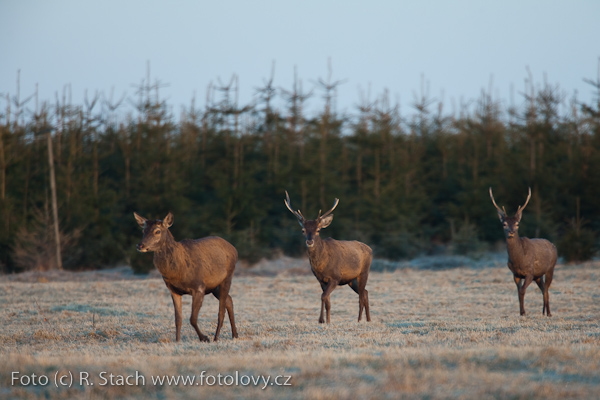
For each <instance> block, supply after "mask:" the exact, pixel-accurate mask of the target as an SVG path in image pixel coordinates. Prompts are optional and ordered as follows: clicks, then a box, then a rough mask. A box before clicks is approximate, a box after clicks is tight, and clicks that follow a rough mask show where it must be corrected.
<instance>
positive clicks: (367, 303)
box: [359, 289, 371, 322]
mask: <svg viewBox="0 0 600 400" xmlns="http://www.w3.org/2000/svg"><path fill="white" fill-rule="evenodd" d="M363 297H364V298H363V305H364V306H365V314H366V315H367V322H371V313H370V312H369V292H368V291H367V289H364V290H363ZM359 321H360V319H359Z"/></svg>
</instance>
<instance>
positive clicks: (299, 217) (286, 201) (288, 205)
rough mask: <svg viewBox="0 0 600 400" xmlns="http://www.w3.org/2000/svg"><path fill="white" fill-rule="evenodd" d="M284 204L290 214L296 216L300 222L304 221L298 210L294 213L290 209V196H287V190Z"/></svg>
mask: <svg viewBox="0 0 600 400" xmlns="http://www.w3.org/2000/svg"><path fill="white" fill-rule="evenodd" d="M284 203H285V206H286V207H287V208H288V210H290V211H291V212H292V214H294V215H295V216H296V218H298V219H299V220H300V221H304V216H303V215H302V213H301V212H300V210H298V211H294V210H293V209H292V204H291V202H290V195H289V194H288V192H287V190H286V191H285V200H284Z"/></svg>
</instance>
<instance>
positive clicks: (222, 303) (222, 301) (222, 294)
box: [215, 275, 237, 342]
mask: <svg viewBox="0 0 600 400" xmlns="http://www.w3.org/2000/svg"><path fill="white" fill-rule="evenodd" d="M231 278H233V275H230V276H228V277H227V278H226V279H225V281H223V283H221V284H220V285H219V287H218V288H217V290H218V299H219V317H218V320H217V331H216V332H215V342H216V341H217V339H218V338H219V332H221V328H222V327H223V319H224V318H225V309H227V312H228V313H229V322H231V319H232V315H233V300H231V310H230V309H229V308H227V300H228V298H229V299H231V297H230V296H229V288H230V287H231ZM234 330H235V322H234V323H233V324H231V332H232V336H233V333H234ZM235 333H236V334H237V332H235ZM234 337H235V336H234Z"/></svg>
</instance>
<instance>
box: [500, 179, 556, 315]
mask: <svg viewBox="0 0 600 400" xmlns="http://www.w3.org/2000/svg"><path fill="white" fill-rule="evenodd" d="M490 197H491V199H492V203H494V206H495V207H496V210H498V217H499V218H500V222H502V225H503V226H504V235H505V236H506V248H507V250H508V268H509V269H510V270H511V271H512V273H513V276H514V279H515V283H516V285H517V290H518V293H519V308H520V311H521V315H525V306H524V304H523V302H524V299H525V290H526V289H527V287H528V286H529V284H531V282H533V281H535V283H536V284H537V285H538V287H539V288H540V290H541V291H542V293H543V295H544V307H543V309H542V313H543V314H546V315H547V316H549V317H550V316H552V314H551V313H550V294H549V293H548V289H549V288H550V284H551V283H552V275H553V274H554V266H555V265H556V260H557V258H558V255H557V253H556V247H555V246H554V245H553V244H552V243H550V242H549V241H548V240H546V239H529V238H526V237H519V232H518V231H519V222H520V221H521V216H522V213H523V210H524V209H525V207H526V206H527V203H529V199H530V198H531V188H529V195H528V196H527V200H526V201H525V204H524V205H523V206H520V207H519V208H518V209H517V213H516V214H515V215H514V216H513V217H509V216H507V215H506V210H505V209H504V207H503V208H500V207H498V205H497V204H496V201H495V200H494V195H493V194H492V188H491V187H490Z"/></svg>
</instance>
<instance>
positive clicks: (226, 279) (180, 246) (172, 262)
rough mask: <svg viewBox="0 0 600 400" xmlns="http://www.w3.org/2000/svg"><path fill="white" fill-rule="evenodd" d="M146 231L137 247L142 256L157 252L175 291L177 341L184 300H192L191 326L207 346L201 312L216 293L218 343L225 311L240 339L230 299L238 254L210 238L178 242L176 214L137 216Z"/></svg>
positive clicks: (160, 266) (158, 264) (159, 266)
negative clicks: (208, 296) (206, 299)
mask: <svg viewBox="0 0 600 400" xmlns="http://www.w3.org/2000/svg"><path fill="white" fill-rule="evenodd" d="M133 215H134V216H135V219H136V221H137V223H138V224H139V225H140V226H141V227H142V229H143V237H142V241H141V242H140V243H139V244H138V245H137V250H138V251H139V252H142V253H145V252H150V251H153V252H154V265H155V266H156V268H157V269H158V271H159V272H160V273H161V275H162V277H163V280H164V281H165V284H166V285H167V288H169V290H170V291H171V297H172V299H173V306H174V308H175V338H176V341H178V342H179V340H180V339H181V296H182V295H184V294H189V295H191V296H192V315H191V317H190V323H191V324H192V326H193V327H194V329H195V330H196V333H197V334H198V337H199V338H200V340H201V341H203V342H208V341H209V340H208V337H206V336H205V335H203V334H202V332H200V328H198V312H199V311H200V307H202V301H203V300H204V295H205V294H210V293H212V294H213V295H214V296H215V297H216V298H217V299H218V300H219V316H218V320H217V330H216V332H215V338H214V340H215V341H217V340H218V338H219V332H220V331H221V327H222V326H223V318H224V316H225V310H226V309H227V314H229V322H230V324H231V334H232V337H234V338H237V337H238V335H237V330H236V329H235V320H234V317H233V300H232V299H231V296H230V295H229V288H230V287H231V280H232V278H233V271H234V269H235V264H236V262H237V259H238V253H237V250H236V249H235V247H233V246H232V245H231V244H230V243H229V242H227V241H226V240H225V239H221V238H220V237H216V236H209V237H205V238H202V239H195V240H191V239H185V240H182V241H180V242H176V241H175V239H174V238H173V235H172V234H171V232H170V231H169V227H171V225H173V214H171V213H169V214H168V215H167V216H166V217H165V219H164V220H162V221H161V220H159V219H158V220H154V221H149V220H147V219H146V218H144V217H142V216H140V215H138V214H137V213H133Z"/></svg>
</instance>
